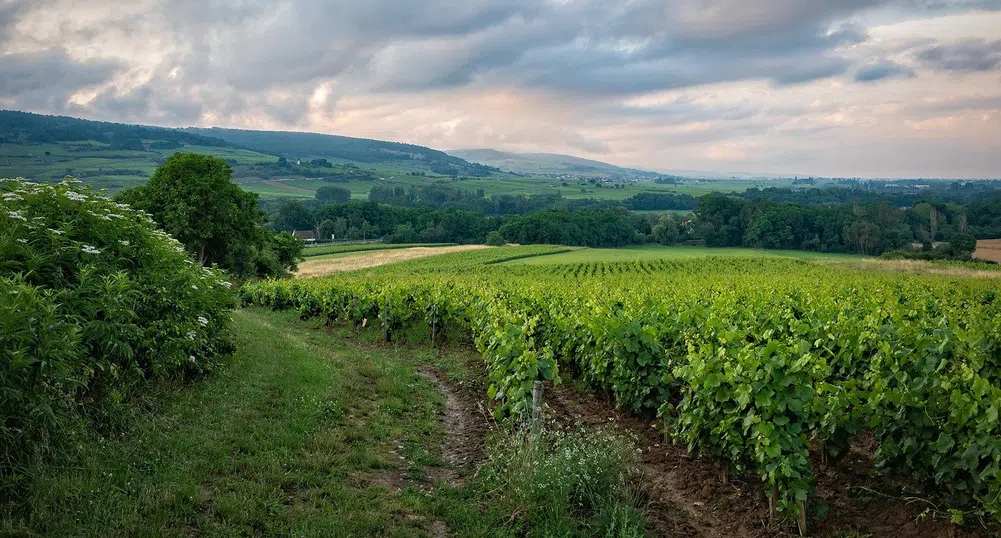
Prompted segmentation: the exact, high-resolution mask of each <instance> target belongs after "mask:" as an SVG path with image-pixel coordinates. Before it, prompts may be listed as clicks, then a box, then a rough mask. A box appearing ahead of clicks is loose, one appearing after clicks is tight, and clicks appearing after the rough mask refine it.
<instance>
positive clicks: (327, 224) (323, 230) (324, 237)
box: [316, 219, 337, 241]
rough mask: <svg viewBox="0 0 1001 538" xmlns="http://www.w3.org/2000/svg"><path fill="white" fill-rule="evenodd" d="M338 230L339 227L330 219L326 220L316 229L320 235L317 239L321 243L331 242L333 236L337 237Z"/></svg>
mask: <svg viewBox="0 0 1001 538" xmlns="http://www.w3.org/2000/svg"><path fill="white" fill-rule="evenodd" d="M336 228H337V226H336V225H335V224H334V221H332V220H330V219H326V220H324V221H323V222H321V223H320V225H319V226H317V227H316V231H317V232H318V235H319V237H317V239H318V240H321V241H329V240H330V239H331V238H332V236H334V235H336V232H335V230H336Z"/></svg>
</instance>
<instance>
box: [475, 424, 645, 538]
mask: <svg viewBox="0 0 1001 538" xmlns="http://www.w3.org/2000/svg"><path fill="white" fill-rule="evenodd" d="M635 464H636V453H635V449H634V448H632V446H631V444H630V443H629V442H628V441H627V440H626V439H623V438H622V437H619V436H617V435H615V434H612V433H609V432H605V431H602V430H596V431H584V430H580V431H573V430H570V431H564V430H560V429H557V428H555V427H553V428H548V429H544V430H543V431H542V433H541V436H540V437H539V438H538V439H536V438H535V436H534V435H532V434H531V433H529V432H528V431H527V430H522V431H511V432H505V433H504V434H502V435H500V436H498V438H497V439H494V440H493V442H492V443H491V448H490V453H489V459H488V462H487V464H486V465H485V466H484V467H483V468H482V469H480V471H479V473H478V474H479V476H478V481H477V483H476V484H475V487H479V488H480V489H484V490H488V491H492V492H493V495H495V496H496V500H495V502H497V503H499V504H501V505H502V506H501V507H500V508H501V509H500V510H499V511H500V512H502V513H504V512H509V513H512V514H516V518H515V519H514V520H512V521H511V523H509V524H510V525H513V526H514V527H515V528H516V529H520V530H521V532H523V533H525V534H524V535H525V536H537V537H544V536H595V537H606V536H615V537H619V538H639V537H641V536H645V535H646V533H645V532H644V531H645V529H644V526H645V525H644V523H645V521H644V514H643V512H642V510H641V509H640V508H638V507H637V495H636V494H635V493H634V492H633V491H631V490H630V488H629V486H628V484H627V483H626V480H627V478H628V477H629V475H630V474H631V473H632V472H634V466H635ZM519 535H520V533H519Z"/></svg>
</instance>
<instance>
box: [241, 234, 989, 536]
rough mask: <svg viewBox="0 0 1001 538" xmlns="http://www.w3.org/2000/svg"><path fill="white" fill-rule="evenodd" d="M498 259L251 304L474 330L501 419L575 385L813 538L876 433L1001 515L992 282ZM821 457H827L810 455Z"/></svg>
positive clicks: (286, 288)
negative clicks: (854, 459) (830, 488)
mask: <svg viewBox="0 0 1001 538" xmlns="http://www.w3.org/2000/svg"><path fill="white" fill-rule="evenodd" d="M558 251H559V249H558V248H556V247H522V248H518V249H513V248H501V249H488V250H482V251H474V252H464V253H460V254H454V255H446V256H441V257H438V258H430V259H423V260H417V261H414V262H409V263H403V264H397V265H393V266H387V267H383V268H380V269H377V270H368V271H364V272H355V273H345V274H343V275H339V276H336V277H328V278H321V279H309V280H300V281H267V282H261V283H257V284H253V285H248V286H245V287H244V288H243V290H242V292H241V294H242V300H243V302H244V304H256V305H261V306H267V307H270V308H272V309H276V310H285V309H294V310H297V311H298V312H299V314H300V315H301V317H303V318H304V319H307V318H320V319H324V320H326V321H327V322H328V323H333V322H335V321H338V320H340V321H345V322H348V323H353V324H355V325H356V326H367V327H372V326H377V327H378V328H379V329H380V330H382V331H383V332H384V336H385V339H386V340H387V341H388V340H393V339H394V338H399V337H400V335H401V334H402V333H404V332H405V331H407V330H414V329H415V328H416V327H425V328H426V329H427V330H428V331H429V335H430V337H431V339H432V340H436V339H441V338H443V337H445V336H447V335H449V334H452V333H453V332H461V333H464V334H468V335H469V336H471V337H472V339H473V341H474V342H475V344H476V347H477V349H478V351H479V352H480V353H481V354H482V356H483V358H484V361H485V364H486V367H487V370H488V382H489V390H488V394H489V397H490V398H491V399H492V400H493V401H494V402H495V404H496V405H495V409H494V411H495V414H497V415H498V416H509V417H513V418H516V419H517V418H519V417H523V416H524V415H525V414H526V412H527V411H528V410H529V409H530V406H531V388H532V386H533V384H534V382H535V381H543V382H547V383H559V382H561V381H565V380H568V379H576V380H579V381H580V382H582V383H584V384H586V385H587V386H589V387H590V388H592V389H593V390H594V391H596V392H600V393H604V394H609V395H611V396H612V397H614V400H615V402H616V404H617V405H618V406H619V407H621V408H624V409H628V410H630V411H632V412H634V413H636V414H638V415H640V416H651V417H652V416H654V415H657V416H659V417H661V421H660V423H661V424H663V425H664V429H665V432H664V433H665V435H667V436H669V437H670V438H671V439H672V440H673V441H674V442H675V443H679V444H683V445H686V446H687V447H688V448H689V449H690V450H692V451H695V452H698V453H700V454H702V455H704V456H708V457H711V458H713V459H715V460H717V461H719V462H721V464H722V467H723V474H724V476H725V477H745V479H746V480H748V481H751V480H754V481H757V482H758V483H760V484H761V486H762V487H763V488H764V490H765V492H766V494H767V495H768V496H769V499H770V501H771V505H772V506H773V509H774V511H775V512H776V513H777V514H780V515H781V516H783V517H786V518H789V519H790V520H792V521H798V522H799V524H800V527H801V530H802V528H803V527H804V526H805V515H806V511H807V509H808V506H809V503H808V501H809V499H810V497H811V495H812V494H813V493H814V491H815V490H814V487H815V481H814V473H815V468H814V467H815V465H817V464H818V463H817V462H820V463H819V464H820V465H825V466H837V465H838V462H839V460H840V459H841V458H843V457H844V456H845V455H846V454H847V453H848V452H849V450H851V449H853V447H854V446H856V445H857V444H858V443H859V440H860V439H861V438H862V436H867V435H868V436H870V437H872V438H874V439H875V440H876V447H875V449H874V460H875V462H876V464H877V466H878V467H879V469H880V470H882V471H884V472H886V473H887V474H889V475H891V476H895V477H901V478H906V479H908V480H910V481H913V482H914V483H916V484H919V485H922V486H924V487H925V488H926V491H927V492H928V494H929V495H935V496H936V498H940V499H942V500H944V501H945V503H946V505H947V506H950V507H952V508H951V509H949V514H950V515H951V517H952V518H953V520H954V521H957V522H960V521H962V520H964V519H976V518H983V519H988V520H990V519H994V520H998V519H1001V480H999V479H1001V475H999V467H1001V425H999V421H998V411H999V409H1001V369H999V366H1001V300H999V297H998V290H997V283H996V281H992V280H982V279H972V278H959V277H949V278H947V277H933V276H913V275H904V274H899V273H882V272H873V271H859V270H855V269H852V268H848V267H841V268H838V267H831V266H825V265H821V264H817V263H812V262H808V261H798V260H786V259H778V258H760V257H758V258H751V257H747V258H743V257H725V258H724V257H708V258H702V259H693V260H677V261H676V260H653V261H637V262H596V263H588V264H573V265H550V266H533V265H500V262H503V261H508V260H511V259H516V258H521V257H526V256H539V255H545V254H551V253H554V252H558ZM811 455H813V456H814V457H811Z"/></svg>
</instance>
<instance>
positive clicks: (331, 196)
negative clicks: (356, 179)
mask: <svg viewBox="0 0 1001 538" xmlns="http://www.w3.org/2000/svg"><path fill="white" fill-rule="evenodd" d="M316 199H317V200H319V201H321V202H327V203H331V204H343V203H345V202H347V201H348V200H350V199H351V191H349V190H347V189H345V188H344V187H335V186H332V185H327V186H324V187H320V188H319V189H316Z"/></svg>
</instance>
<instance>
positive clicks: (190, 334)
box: [188, 331, 198, 340]
mask: <svg viewBox="0 0 1001 538" xmlns="http://www.w3.org/2000/svg"><path fill="white" fill-rule="evenodd" d="M196 336H198V335H197V334H196V333H195V331H188V340H194V339H195V337H196Z"/></svg>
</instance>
